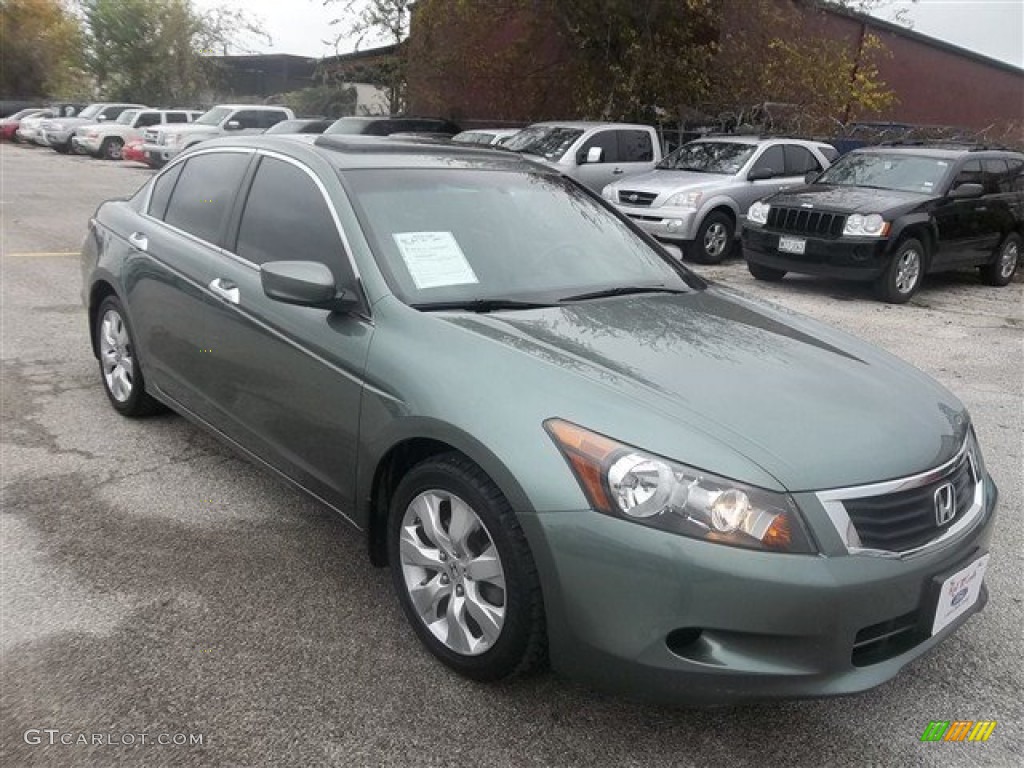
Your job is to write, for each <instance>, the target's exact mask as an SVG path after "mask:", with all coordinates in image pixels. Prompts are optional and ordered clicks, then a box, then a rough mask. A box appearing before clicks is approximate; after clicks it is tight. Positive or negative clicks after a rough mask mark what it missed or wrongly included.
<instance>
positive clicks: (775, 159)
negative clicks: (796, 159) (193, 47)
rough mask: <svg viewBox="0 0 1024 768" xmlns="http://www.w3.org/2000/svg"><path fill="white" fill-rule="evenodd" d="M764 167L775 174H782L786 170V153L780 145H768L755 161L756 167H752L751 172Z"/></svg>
mask: <svg viewBox="0 0 1024 768" xmlns="http://www.w3.org/2000/svg"><path fill="white" fill-rule="evenodd" d="M764 169H768V170H770V171H771V172H772V175H773V176H781V175H782V174H783V173H785V172H786V155H785V153H784V152H783V151H782V147H781V146H780V145H778V144H776V145H775V146H773V147H768V149H766V150H765V151H764V152H762V153H761V156H760V157H759V158H757V160H755V161H754V167H753V168H751V169H750V172H751V173H753V172H754V171H761V170H764Z"/></svg>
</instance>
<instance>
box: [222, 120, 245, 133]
mask: <svg viewBox="0 0 1024 768" xmlns="http://www.w3.org/2000/svg"><path fill="white" fill-rule="evenodd" d="M241 127H242V124H241V123H240V122H238V121H237V120H228V121H227V122H226V123H224V130H225V131H237V130H239V129H240V128H241Z"/></svg>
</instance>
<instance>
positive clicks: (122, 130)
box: [71, 109, 202, 160]
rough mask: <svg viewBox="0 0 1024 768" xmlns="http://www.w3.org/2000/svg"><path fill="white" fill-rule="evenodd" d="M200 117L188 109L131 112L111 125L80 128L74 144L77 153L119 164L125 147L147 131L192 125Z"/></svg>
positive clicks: (122, 114)
mask: <svg viewBox="0 0 1024 768" xmlns="http://www.w3.org/2000/svg"><path fill="white" fill-rule="evenodd" d="M201 114H202V113H201V112H198V111H193V110H188V109H129V110H126V111H125V112H122V113H121V115H120V117H118V118H117V120H115V121H114V122H112V123H100V124H99V125H90V126H88V127H84V128H79V129H78V130H77V131H76V132H75V135H74V136H73V137H72V139H71V144H72V146H73V147H74V149H75V150H77V151H79V152H84V153H87V154H90V155H92V156H93V157H102V158H104V159H106V160H120V159H121V152H122V150H123V149H124V145H125V144H127V143H128V142H129V141H132V140H133V139H141V138H142V132H143V131H144V130H145V129H146V128H149V127H150V126H154V125H172V124H183V123H191V122H192V121H193V120H195V119H196V118H197V117H199V115H201Z"/></svg>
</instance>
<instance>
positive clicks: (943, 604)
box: [932, 555, 989, 635]
mask: <svg viewBox="0 0 1024 768" xmlns="http://www.w3.org/2000/svg"><path fill="white" fill-rule="evenodd" d="M988 558H989V555H985V556H983V557H979V558H978V559H977V560H975V561H974V562H973V563H971V564H970V565H968V566H967V567H966V568H964V569H962V570H959V571H957V572H956V573H954V574H953V575H952V576H950V577H949V578H948V579H946V580H945V581H944V582H942V591H941V592H940V593H939V603H938V605H937V606H936V607H935V621H934V622H933V623H932V634H933V635H934V634H937V633H939V632H941V631H942V630H943V629H945V628H946V627H948V626H949V625H950V624H951V623H952V622H954V621H956V620H957V619H958V618H960V617H961V616H963V615H964V614H965V613H967V611H969V610H970V609H971V606H973V605H974V604H975V603H976V602H978V596H979V595H980V594H981V584H982V582H983V581H984V580H985V569H986V568H987V567H988Z"/></svg>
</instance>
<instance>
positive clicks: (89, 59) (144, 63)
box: [81, 0, 265, 104]
mask: <svg viewBox="0 0 1024 768" xmlns="http://www.w3.org/2000/svg"><path fill="white" fill-rule="evenodd" d="M81 9H82V16H83V19H84V25H85V59H86V65H87V67H88V69H89V72H90V73H91V74H92V75H93V77H94V78H95V79H96V83H97V86H98V87H99V90H100V92H101V93H102V94H103V95H104V96H105V97H106V98H110V99H120V100H126V101H139V102H142V103H148V104H171V103H186V102H194V101H197V100H198V99H199V95H200V93H201V92H202V91H203V90H204V89H205V88H206V87H207V86H209V85H210V84H211V82H213V80H214V79H215V70H214V68H213V66H212V62H211V57H212V56H213V55H214V54H219V53H227V52H228V51H229V50H230V49H231V48H232V47H233V46H234V45H236V44H237V42H238V41H239V40H243V39H245V36H247V35H248V36H263V37H265V35H263V33H262V31H261V30H260V29H259V27H258V25H256V24H255V23H254V22H252V21H251V20H250V19H249V18H248V17H247V16H246V15H245V14H244V13H242V12H239V11H234V10H230V9H224V8H217V9H214V10H212V11H209V12H207V13H199V12H198V11H197V10H196V9H195V8H194V7H193V6H192V4H191V3H190V2H189V0H81Z"/></svg>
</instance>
